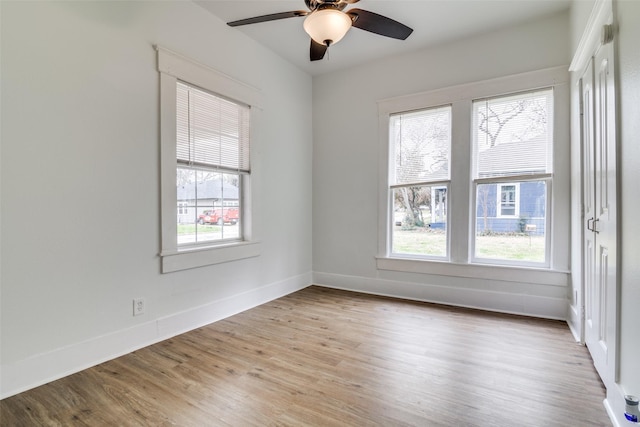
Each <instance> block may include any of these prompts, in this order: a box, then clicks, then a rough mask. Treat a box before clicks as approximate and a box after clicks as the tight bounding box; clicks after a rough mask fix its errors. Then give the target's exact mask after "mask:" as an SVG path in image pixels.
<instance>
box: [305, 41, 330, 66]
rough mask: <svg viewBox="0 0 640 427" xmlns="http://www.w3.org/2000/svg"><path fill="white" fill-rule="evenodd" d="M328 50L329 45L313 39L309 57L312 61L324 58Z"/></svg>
mask: <svg viewBox="0 0 640 427" xmlns="http://www.w3.org/2000/svg"><path fill="white" fill-rule="evenodd" d="M326 52H327V46H325V45H323V44H320V43H318V42H317V41H315V40H313V39H311V49H310V50H309V58H310V59H311V60H312V61H318V60H320V59H322V58H324V54H325V53H326Z"/></svg>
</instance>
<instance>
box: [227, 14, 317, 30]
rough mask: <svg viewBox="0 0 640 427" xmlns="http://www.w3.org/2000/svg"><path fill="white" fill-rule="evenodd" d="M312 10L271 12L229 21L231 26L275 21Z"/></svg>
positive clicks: (228, 23)
mask: <svg viewBox="0 0 640 427" xmlns="http://www.w3.org/2000/svg"><path fill="white" fill-rule="evenodd" d="M309 13H310V12H308V11H306V10H292V11H291V12H280V13H271V14H269V15H261V16H254V17H253V18H247V19H240V20H237V21H232V22H227V25H228V26H230V27H237V26H239V25H249V24H257V23H260V22H267V21H275V20H277V19H286V18H295V17H297V16H306V15H308V14H309Z"/></svg>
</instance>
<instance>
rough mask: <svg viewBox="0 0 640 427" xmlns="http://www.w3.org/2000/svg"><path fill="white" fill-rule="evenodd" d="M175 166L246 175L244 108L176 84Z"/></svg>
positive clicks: (247, 137) (246, 117)
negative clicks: (182, 165)
mask: <svg viewBox="0 0 640 427" xmlns="http://www.w3.org/2000/svg"><path fill="white" fill-rule="evenodd" d="M176 95H177V122H176V128H177V135H176V137H177V140H176V154H177V161H178V163H179V164H187V165H190V166H196V167H205V168H208V169H210V168H214V169H219V170H220V171H230V172H237V173H249V172H250V163H249V141H250V135H249V133H250V132H249V129H250V125H249V116H250V109H249V107H248V106H246V105H243V104H239V103H236V102H233V101H229V100H227V99H225V98H222V97H219V96H216V95H214V94H211V93H209V92H206V91H204V90H201V89H198V88H196V87H194V86H190V85H187V84H185V83H182V82H178V83H177V94H176Z"/></svg>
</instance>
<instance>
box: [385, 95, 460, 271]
mask: <svg viewBox="0 0 640 427" xmlns="http://www.w3.org/2000/svg"><path fill="white" fill-rule="evenodd" d="M389 127H390V133H389V135H390V139H391V141H390V150H391V152H392V154H391V158H392V159H393V167H392V168H391V174H390V179H389V182H390V196H391V200H392V203H391V206H392V209H393V214H392V224H391V228H390V229H391V236H392V237H391V252H392V253H393V254H395V255H398V256H407V255H409V256H417V257H435V258H446V257H447V256H448V247H447V211H448V207H447V206H448V205H447V192H448V190H449V158H450V153H451V106H449V105H447V106H443V107H436V108H428V109H424V110H419V111H411V112H406V113H399V114H394V115H392V116H391V118H390V124H389Z"/></svg>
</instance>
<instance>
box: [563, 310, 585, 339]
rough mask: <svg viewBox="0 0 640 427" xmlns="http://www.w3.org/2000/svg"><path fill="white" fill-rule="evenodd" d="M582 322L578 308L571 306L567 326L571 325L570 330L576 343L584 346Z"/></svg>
mask: <svg viewBox="0 0 640 427" xmlns="http://www.w3.org/2000/svg"><path fill="white" fill-rule="evenodd" d="M581 323H582V320H581V319H580V315H579V314H578V307H576V306H574V305H571V304H569V309H568V311H567V325H569V330H570V331H571V334H572V335H573V338H574V339H575V340H576V342H578V343H580V344H583V343H584V340H583V339H582V332H581V331H582V325H581Z"/></svg>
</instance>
